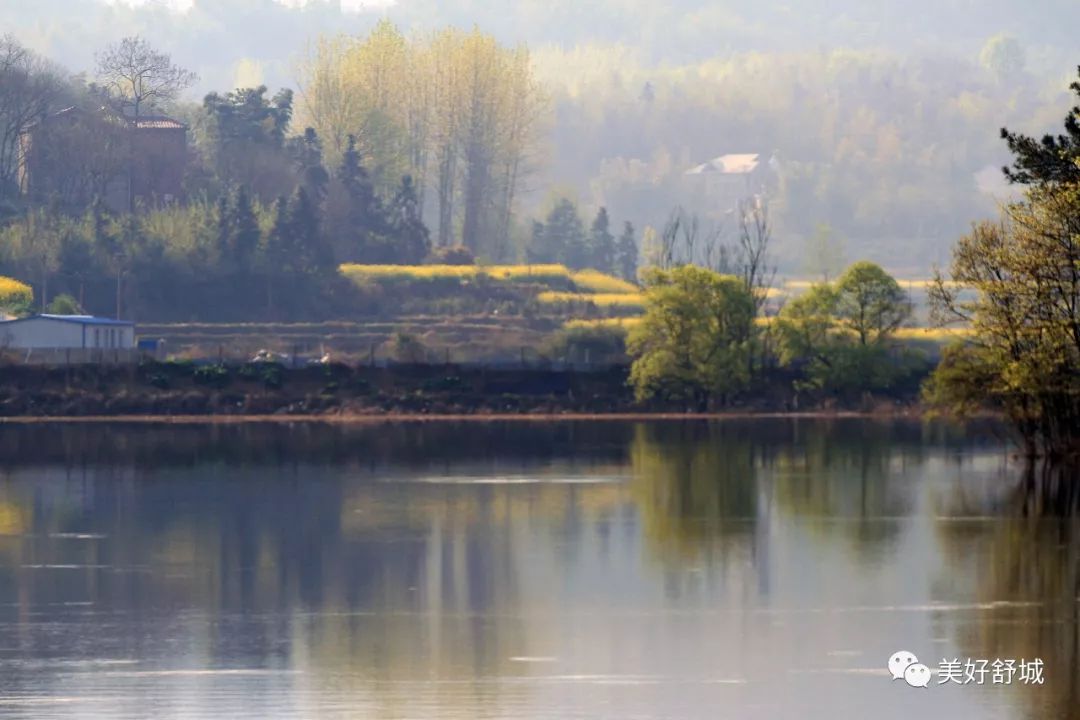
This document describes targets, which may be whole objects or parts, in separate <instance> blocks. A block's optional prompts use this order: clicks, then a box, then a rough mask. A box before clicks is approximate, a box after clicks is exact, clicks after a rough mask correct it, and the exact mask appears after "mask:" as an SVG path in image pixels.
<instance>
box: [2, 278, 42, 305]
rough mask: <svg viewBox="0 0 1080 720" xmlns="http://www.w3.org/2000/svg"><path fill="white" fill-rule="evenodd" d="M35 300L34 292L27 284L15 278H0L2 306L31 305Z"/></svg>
mask: <svg viewBox="0 0 1080 720" xmlns="http://www.w3.org/2000/svg"><path fill="white" fill-rule="evenodd" d="M33 300H34V291H33V290H31V289H30V286H29V285H27V284H26V283H21V282H19V281H18V280H15V279H14V278H9V277H2V276H0V305H14V304H16V303H30V302H33Z"/></svg>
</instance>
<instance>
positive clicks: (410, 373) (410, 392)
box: [0, 362, 917, 418]
mask: <svg viewBox="0 0 1080 720" xmlns="http://www.w3.org/2000/svg"><path fill="white" fill-rule="evenodd" d="M627 373H628V369H627V368H626V367H625V366H618V365H616V366H611V367H608V368H605V369H599V370H588V371H585V370H573V369H550V368H537V367H520V368H516V367H506V366H500V367H485V366H478V365H470V366H460V365H452V364H446V365H438V364H416V365H405V364H401V365H391V366H386V367H378V366H368V365H359V366H349V365H341V364H331V365H318V366H309V367H301V368H296V369H292V368H287V367H284V366H282V365H278V364H274V363H246V364H237V365H228V364H210V365H196V364H193V363H186V362H164V363H158V362H148V363H143V364H140V365H138V366H131V367H102V366H91V365H86V366H73V367H67V368H46V367H32V366H7V367H5V368H4V369H3V372H2V375H0V377H2V380H0V417H6V418H34V417H42V418H47V417H85V418H100V417H121V416H123V417H128V416H131V417H161V418H167V417H172V416H177V417H179V416H195V417H211V416H218V417H266V416H274V417H280V416H284V417H309V416H326V417H331V416H357V417H360V416H369V415H370V416H400V417H417V416H518V415H537V416H544V415H550V416H556V415H565V414H579V415H596V416H611V415H613V414H622V415H650V416H651V415H663V414H665V413H685V412H696V411H700V410H702V408H698V407H687V406H686V405H685V404H682V403H679V402H664V401H651V402H648V403H640V402H638V401H636V400H635V398H634V396H633V392H632V391H631V389H630V387H629V386H628V385H627V382H626V379H627ZM790 380H791V379H790V378H788V377H786V376H783V375H782V374H780V373H779V372H777V373H774V374H772V375H771V376H769V377H766V378H763V379H762V380H761V381H760V382H759V383H757V384H756V386H755V389H754V390H753V391H752V392H749V393H747V394H745V395H744V396H741V397H737V398H732V399H731V400H730V401H729V402H727V403H726V404H725V405H723V406H717V407H711V408H709V410H710V411H716V412H720V413H775V412H792V411H800V412H820V411H825V412H837V411H848V410H854V411H862V412H866V411H870V412H895V411H897V410H898V409H904V408H910V407H913V406H914V404H915V402H916V398H917V384H911V385H909V386H906V387H903V388H896V389H895V392H893V393H892V394H890V395H879V396H873V397H871V396H863V397H859V398H839V397H816V398H815V397H809V396H805V395H804V396H802V397H796V396H795V395H794V394H793V392H792V391H791V390H790V387H791V383H790Z"/></svg>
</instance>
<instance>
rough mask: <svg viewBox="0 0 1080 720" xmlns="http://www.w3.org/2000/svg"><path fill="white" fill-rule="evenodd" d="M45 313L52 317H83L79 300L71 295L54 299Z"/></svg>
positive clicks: (46, 307) (47, 306)
mask: <svg viewBox="0 0 1080 720" xmlns="http://www.w3.org/2000/svg"><path fill="white" fill-rule="evenodd" d="M45 312H47V313H50V314H52V315H82V314H83V309H82V306H81V305H79V301H78V300H76V299H75V298H73V297H72V296H71V295H67V294H63V295H57V296H56V297H54V298H53V299H52V300H51V301H50V302H49V304H48V305H46V306H45Z"/></svg>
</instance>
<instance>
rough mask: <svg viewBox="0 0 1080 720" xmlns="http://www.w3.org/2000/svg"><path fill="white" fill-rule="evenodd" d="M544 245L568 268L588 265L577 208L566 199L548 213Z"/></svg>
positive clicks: (583, 230)
mask: <svg viewBox="0 0 1080 720" xmlns="http://www.w3.org/2000/svg"><path fill="white" fill-rule="evenodd" d="M544 245H545V246H546V248H547V249H548V252H550V253H551V254H552V255H554V256H555V257H556V258H558V260H559V261H560V262H562V263H564V264H565V265H567V266H568V267H572V268H583V267H586V266H587V265H588V264H589V257H588V252H587V247H586V242H585V229H584V227H583V226H582V223H581V218H580V217H579V216H578V211H577V206H575V205H574V203H573V202H572V201H570V200H568V199H567V198H562V199H560V200H559V201H558V202H557V203H556V204H555V207H553V208H552V209H551V212H550V213H548V216H547V222H545V223H544Z"/></svg>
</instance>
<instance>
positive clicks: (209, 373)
mask: <svg viewBox="0 0 1080 720" xmlns="http://www.w3.org/2000/svg"><path fill="white" fill-rule="evenodd" d="M192 377H193V378H194V380H195V382H197V383H199V384H200V385H210V386H211V387H216V388H223V387H225V386H226V385H228V384H229V369H228V368H227V367H225V366H224V365H203V366H201V367H198V368H195V373H194V374H193V376H192Z"/></svg>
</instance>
